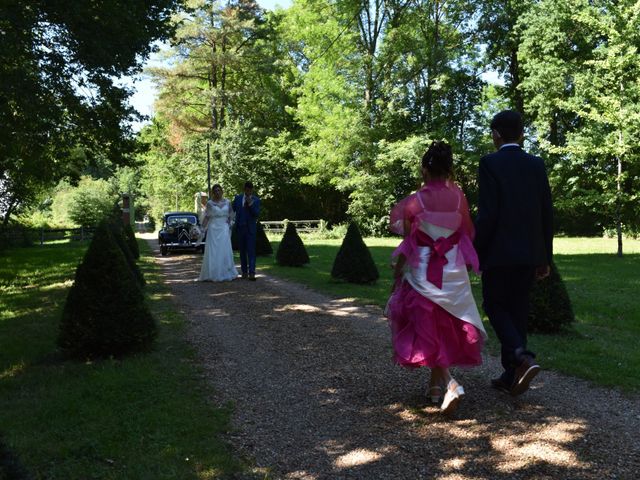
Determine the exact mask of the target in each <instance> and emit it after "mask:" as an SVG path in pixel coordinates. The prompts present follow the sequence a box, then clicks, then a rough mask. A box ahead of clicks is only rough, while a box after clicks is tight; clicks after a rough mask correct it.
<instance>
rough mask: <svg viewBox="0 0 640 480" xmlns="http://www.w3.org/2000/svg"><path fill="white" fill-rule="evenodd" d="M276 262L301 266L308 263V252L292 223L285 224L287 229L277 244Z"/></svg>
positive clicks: (288, 265)
mask: <svg viewBox="0 0 640 480" xmlns="http://www.w3.org/2000/svg"><path fill="white" fill-rule="evenodd" d="M276 262H277V263H278V265H282V266H285V267H301V266H303V265H304V264H306V263H309V254H308V253H307V249H306V248H304V243H302V239H301V238H300V235H298V230H297V229H296V227H295V225H294V224H293V223H288V224H287V229H286V230H285V232H284V235H283V237H282V240H281V241H280V245H279V246H278V253H277V254H276Z"/></svg>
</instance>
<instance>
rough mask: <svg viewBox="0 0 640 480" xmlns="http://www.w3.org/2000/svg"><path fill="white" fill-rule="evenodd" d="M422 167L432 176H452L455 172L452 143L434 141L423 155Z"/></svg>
mask: <svg viewBox="0 0 640 480" xmlns="http://www.w3.org/2000/svg"><path fill="white" fill-rule="evenodd" d="M422 168H426V169H427V171H428V172H429V175H431V176H432V177H450V176H451V175H452V174H453V152H452V151H451V145H449V144H448V143H447V142H443V141H439V140H436V141H433V142H431V145H430V146H429V148H428V149H427V151H426V152H425V154H424V155H423V156H422Z"/></svg>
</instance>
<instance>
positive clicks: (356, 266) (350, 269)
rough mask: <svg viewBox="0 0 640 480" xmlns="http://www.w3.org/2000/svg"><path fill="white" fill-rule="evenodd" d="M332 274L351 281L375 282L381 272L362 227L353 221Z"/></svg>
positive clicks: (334, 276)
mask: <svg viewBox="0 0 640 480" xmlns="http://www.w3.org/2000/svg"><path fill="white" fill-rule="evenodd" d="M331 276H332V277H333V278H335V279H340V280H345V281H347V282H350V283H375V282H376V280H378V277H379V276H380V274H379V273H378V268H377V267H376V264H375V262H374V261H373V257H372V256H371V252H370V251H369V248H367V245H366V244H365V243H364V241H363V240H362V235H361V234H360V229H359V228H358V226H357V225H356V224H355V223H354V222H351V223H350V224H349V228H348V229H347V234H346V235H345V237H344V239H343V240H342V245H341V246H340V249H339V250H338V253H337V255H336V258H335V260H334V261H333V267H332V268H331Z"/></svg>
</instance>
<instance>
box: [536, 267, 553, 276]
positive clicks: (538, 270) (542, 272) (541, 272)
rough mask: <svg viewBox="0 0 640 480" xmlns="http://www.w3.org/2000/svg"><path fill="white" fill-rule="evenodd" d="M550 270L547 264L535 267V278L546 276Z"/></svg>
mask: <svg viewBox="0 0 640 480" xmlns="http://www.w3.org/2000/svg"><path fill="white" fill-rule="evenodd" d="M550 272H551V268H550V267H549V265H540V266H539V267H536V280H542V279H544V278H547V277H548V276H549V273H550Z"/></svg>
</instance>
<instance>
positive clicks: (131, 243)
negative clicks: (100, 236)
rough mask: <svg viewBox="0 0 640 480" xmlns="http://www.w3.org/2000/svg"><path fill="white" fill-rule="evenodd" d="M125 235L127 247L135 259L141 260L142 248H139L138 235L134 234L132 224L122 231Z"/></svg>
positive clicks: (125, 226)
mask: <svg viewBox="0 0 640 480" xmlns="http://www.w3.org/2000/svg"><path fill="white" fill-rule="evenodd" d="M122 232H123V233H124V238H125V239H126V241H127V246H128V247H129V250H130V251H131V254H132V255H133V258H135V259H136V260H138V259H139V258H140V247H138V242H137V241H136V234H135V233H133V228H131V225H130V224H128V223H127V224H125V225H124V228H123V230H122Z"/></svg>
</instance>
